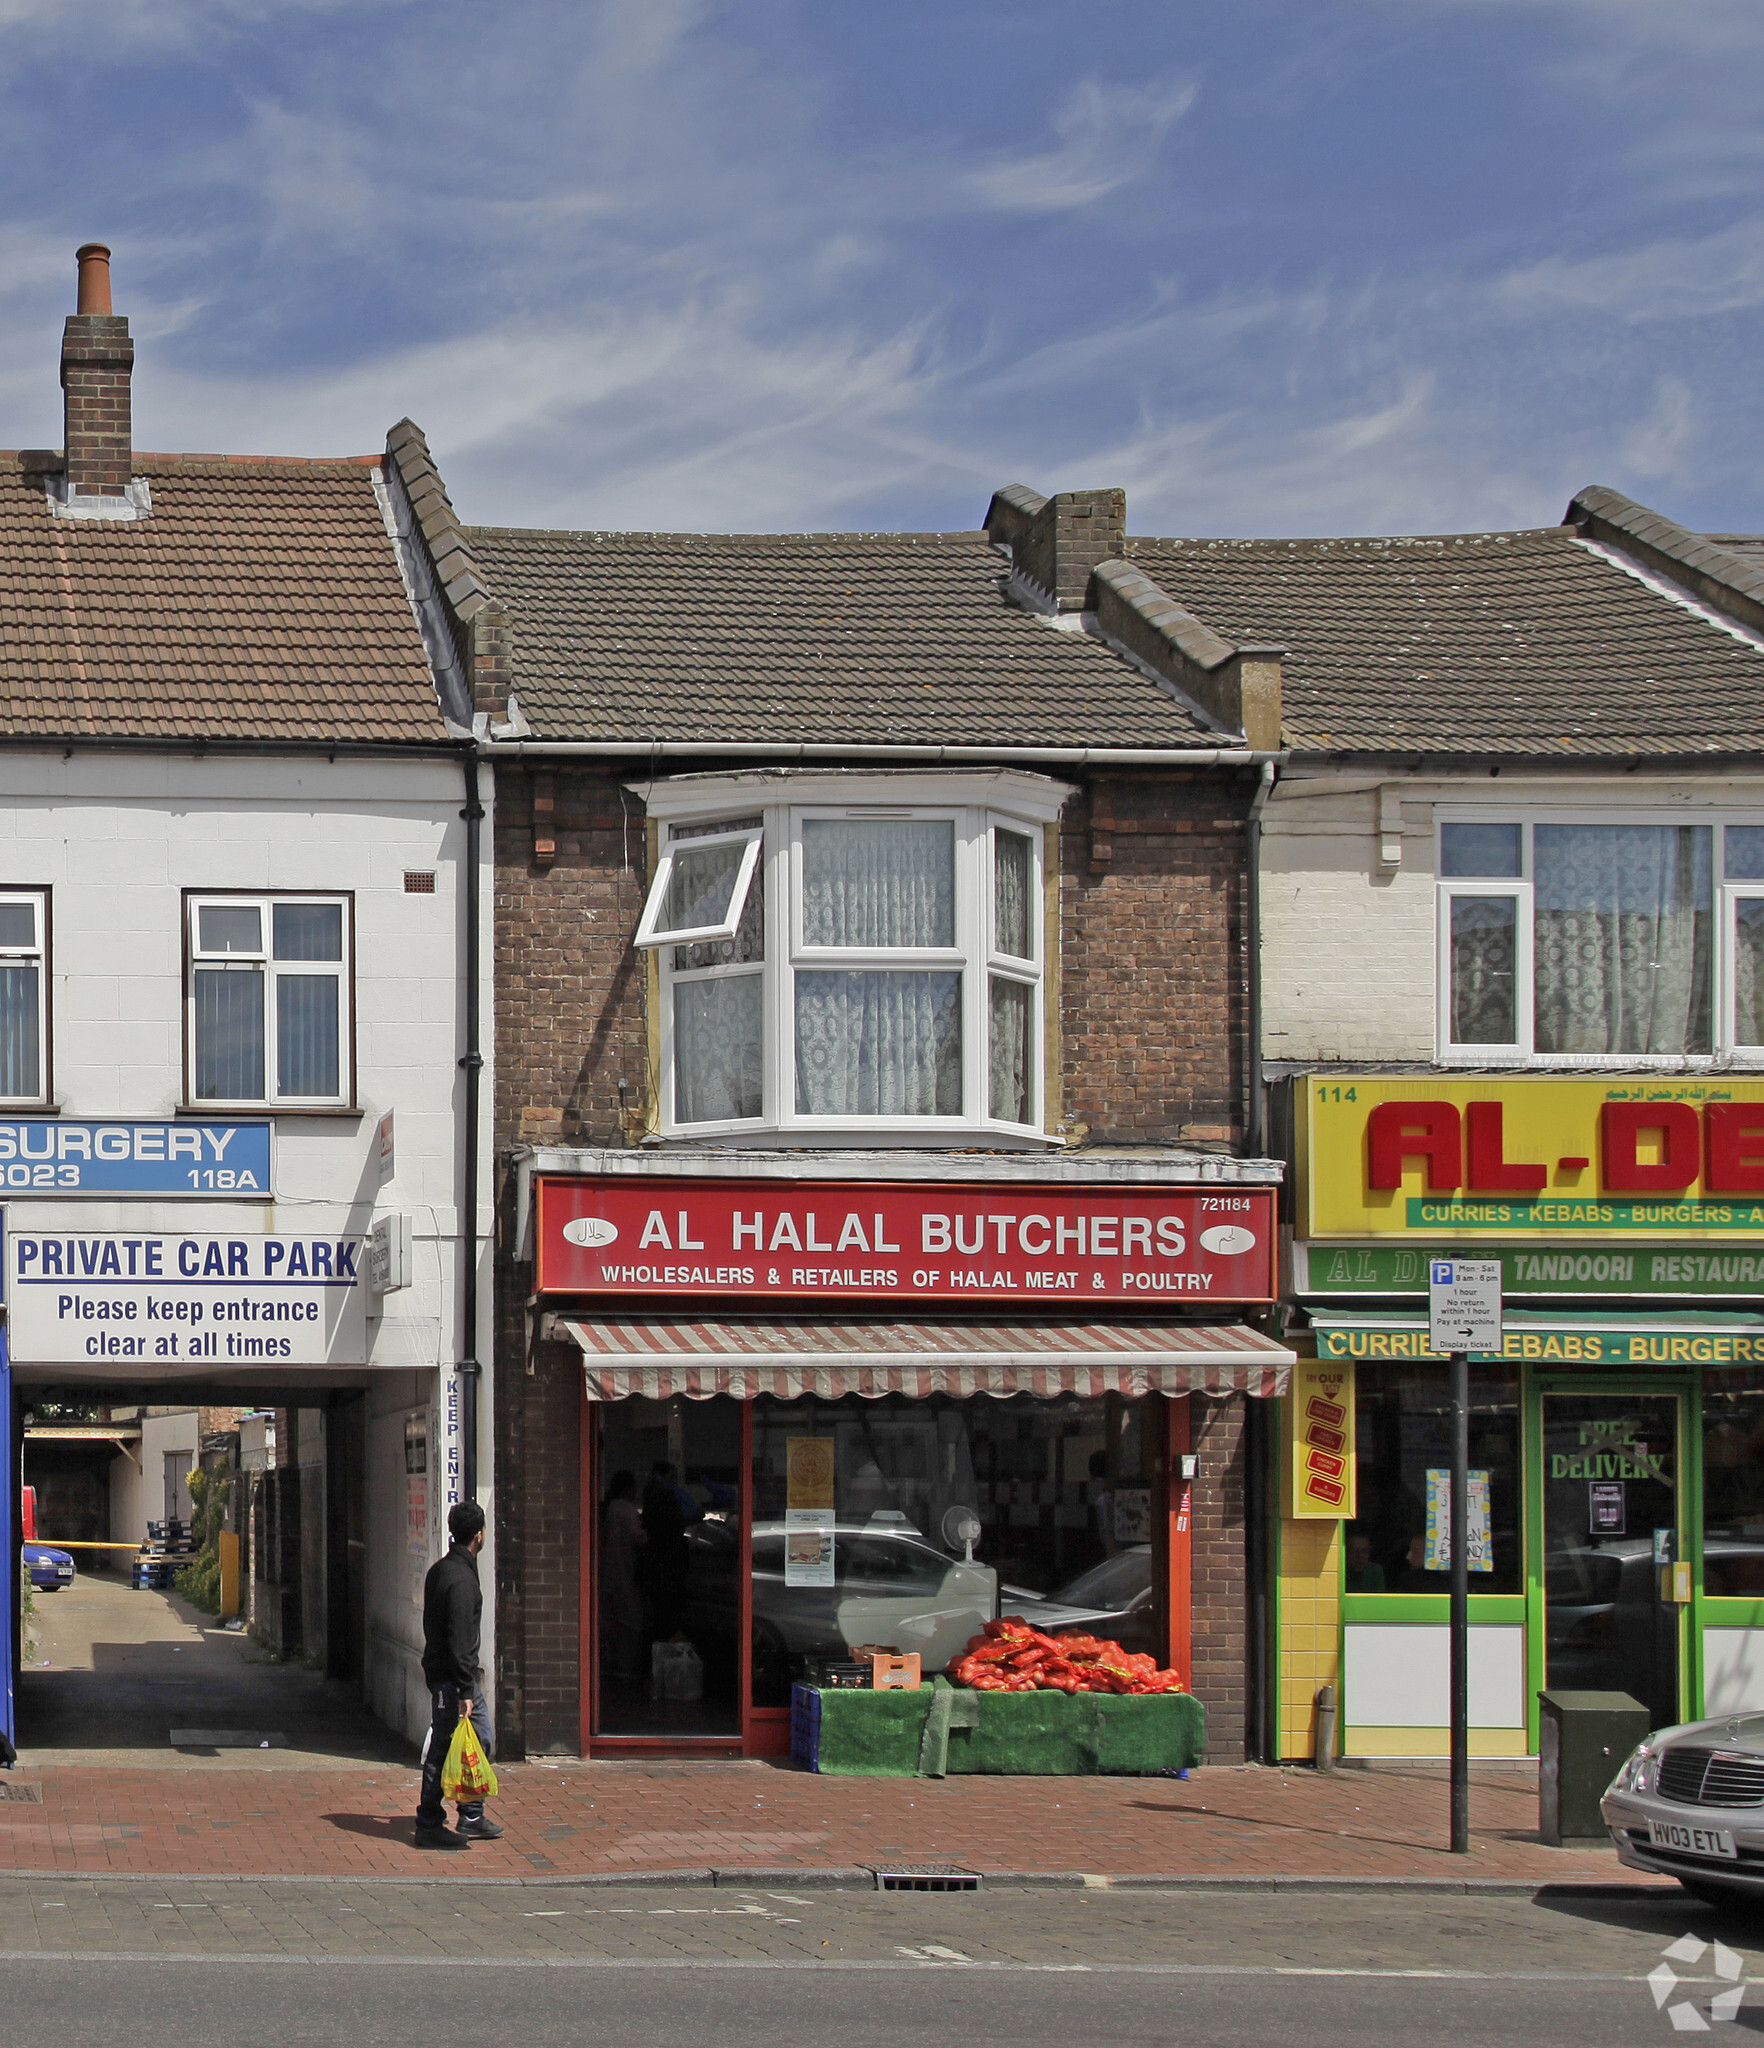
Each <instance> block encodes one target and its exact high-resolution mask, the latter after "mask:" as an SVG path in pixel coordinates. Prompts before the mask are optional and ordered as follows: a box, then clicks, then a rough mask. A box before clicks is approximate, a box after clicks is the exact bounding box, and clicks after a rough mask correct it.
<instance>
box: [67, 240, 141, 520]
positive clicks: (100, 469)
mask: <svg viewBox="0 0 1764 2048" xmlns="http://www.w3.org/2000/svg"><path fill="white" fill-rule="evenodd" d="M77 260H78V262H79V266H80V295H79V300H78V311H76V312H74V313H73V314H71V315H70V316H69V318H68V321H67V325H66V326H65V327H64V328H63V329H62V334H61V389H62V393H63V399H62V419H63V434H62V445H63V447H64V448H65V449H66V451H67V495H68V497H69V498H76V497H78V498H124V497H127V495H128V489H129V469H130V466H131V464H132V462H133V459H134V445H133V443H134V430H133V420H132V415H131V408H130V399H129V378H130V375H131V373H132V372H133V370H134V366H135V344H134V343H133V342H132V341H131V340H130V339H129V323H128V321H127V320H125V319H121V318H119V317H118V316H117V315H116V314H114V313H113V312H112V311H111V310H110V251H109V250H108V249H107V248H105V246H104V244H103V243H102V242H87V243H85V244H84V245H83V246H82V247H81V248H80V250H79V251H78V252H77Z"/></svg>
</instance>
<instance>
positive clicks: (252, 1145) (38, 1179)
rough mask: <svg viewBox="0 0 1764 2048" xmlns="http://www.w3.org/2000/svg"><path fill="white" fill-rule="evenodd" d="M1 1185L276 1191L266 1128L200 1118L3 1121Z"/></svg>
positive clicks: (88, 1191)
mask: <svg viewBox="0 0 1764 2048" xmlns="http://www.w3.org/2000/svg"><path fill="white" fill-rule="evenodd" d="M0 1188H4V1189H6V1190H7V1192H8V1193H12V1194H26V1193H28V1194H31V1195H180V1196H183V1197H184V1198H185V1199H186V1200H188V1199H190V1198H191V1197H213V1196H220V1197H223V1198H224V1199H226V1200H228V1201H234V1202H237V1201H247V1202H263V1201H268V1199H269V1198H270V1196H271V1194H272V1193H273V1192H274V1189H273V1187H272V1185H271V1180H270V1127H269V1125H268V1124H267V1123H225V1122H216V1123H207V1122H204V1121H203V1120H202V1119H201V1118H198V1117H179V1118H177V1119H176V1121H159V1120H155V1121H151V1122H145V1123H136V1122H131V1123H99V1122H96V1121H91V1120H86V1119H80V1118H74V1117H18V1118H9V1119H6V1120H4V1121H0Z"/></svg>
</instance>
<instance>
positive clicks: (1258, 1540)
mask: <svg viewBox="0 0 1764 2048" xmlns="http://www.w3.org/2000/svg"><path fill="white" fill-rule="evenodd" d="M1274 772H1275V771H1274V763H1273V762H1272V761H1264V762H1263V763H1262V775H1261V781H1260V782H1259V783H1258V785H1257V787H1256V793H1255V795H1254V797H1252V798H1251V800H1250V807H1249V816H1248V818H1247V820H1246V821H1245V829H1244V866H1245V876H1244V882H1245V889H1244V898H1245V900H1244V927H1245V930H1244V970H1245V972H1244V1011H1245V1028H1246V1031H1247V1034H1248V1038H1249V1046H1248V1058H1247V1059H1246V1061H1245V1071H1246V1077H1247V1083H1248V1096H1249V1099H1248V1101H1247V1102H1246V1103H1245V1105H1244V1120H1243V1140H1244V1151H1245V1152H1246V1153H1247V1155H1248V1156H1249V1157H1250V1158H1251V1159H1261V1158H1265V1157H1266V1156H1267V1151H1268V1110H1267V1089H1266V1087H1265V1086H1264V1084H1263V1080H1262V812H1263V810H1264V808H1265V807H1266V805H1267V802H1268V797H1269V794H1270V792H1271V791H1272V790H1273V787H1274ZM1272 1472H1273V1453H1272V1445H1271V1443H1270V1430H1269V1416H1268V1404H1267V1402H1266V1401H1263V1400H1256V1399H1251V1400H1250V1401H1249V1402H1248V1403H1247V1404H1246V1414H1245V1417H1244V1430H1243V1521H1244V1574H1245V1577H1246V1578H1247V1579H1248V1582H1249V1587H1248V1590H1249V1598H1248V1601H1247V1602H1246V1606H1247V1609H1248V1612H1247V1614H1246V1616H1245V1619H1246V1621H1247V1623H1248V1631H1247V1632H1248V1637H1249V1640H1248V1642H1247V1643H1246V1645H1245V1649H1246V1652H1247V1654H1246V1656H1245V1660H1244V1661H1245V1663H1246V1665H1247V1667H1248V1668H1247V1670H1246V1672H1245V1674H1244V1676H1245V1679H1246V1681H1247V1683H1246V1687H1245V1690H1246V1692H1247V1694H1248V1697H1249V1726H1248V1727H1247V1728H1246V1729H1245V1730H1244V1736H1245V1743H1244V1746H1245V1748H1246V1750H1247V1751H1248V1753H1249V1756H1250V1759H1251V1761H1253V1762H1255V1763H1263V1764H1268V1763H1274V1762H1276V1761H1277V1758H1276V1757H1275V1754H1274V1752H1275V1748H1276V1743H1275V1736H1274V1668H1275V1667H1274V1644H1273V1640H1272V1635H1271V1630H1272V1626H1273V1604H1272V1602H1271V1601H1270V1599H1269V1597H1268V1596H1269V1589H1270V1583H1271V1580H1272V1577H1273V1564H1272V1558H1271V1555H1270V1542H1269V1539H1270V1536H1271V1535H1272V1532H1273V1526H1274V1525H1273V1519H1272V1518H1273V1512H1274V1508H1273V1489H1272V1487H1271V1485H1270V1478H1271V1475H1272Z"/></svg>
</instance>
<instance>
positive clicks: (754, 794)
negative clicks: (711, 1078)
mask: <svg viewBox="0 0 1764 2048" xmlns="http://www.w3.org/2000/svg"><path fill="white" fill-rule="evenodd" d="M682 780H683V781H684V780H685V778H682ZM779 781H780V778H778V777H776V776H771V777H768V778H767V779H766V781H765V782H764V783H763V784H757V785H756V783H755V782H754V781H752V780H750V779H748V778H746V777H743V776H741V775H739V774H737V775H733V776H730V777H727V778H724V777H695V778H691V783H692V785H693V786H692V787H690V788H681V787H680V786H679V785H673V786H668V785H655V784H648V785H640V786H637V787H638V788H639V791H640V793H641V794H642V795H643V796H644V797H645V799H646V800H647V802H648V806H649V811H650V816H651V818H652V819H653V820H655V822H656V825H657V845H656V856H657V858H656V867H655V874H654V878H653V880H652V881H651V884H650V888H649V892H648V895H647V897H646V900H645V905H644V912H643V917H642V921H641V922H640V924H639V928H638V934H637V937H636V940H635V941H634V943H636V944H638V945H640V946H642V947H643V948H644V949H645V950H647V951H650V952H652V953H653V954H654V956H655V960H656V966H657V988H658V992H659V998H660V1000H659V1012H660V1014H659V1020H658V1022H659V1029H658V1033H657V1037H658V1041H659V1043H658V1051H659V1061H658V1065H659V1074H658V1089H657V1094H658V1133H657V1134H658V1135H659V1136H661V1137H663V1138H669V1139H726V1138H734V1139H740V1138H749V1139H752V1138H758V1137H763V1136H766V1135H768V1134H777V1135H779V1136H788V1137H790V1138H792V1139H793V1140H794V1141H797V1142H803V1141H806V1142H810V1143H817V1144H837V1143H841V1142H851V1143H856V1144H885V1145H887V1144H897V1145H909V1144H919V1145H932V1146H935V1145H939V1144H952V1143H954V1144H961V1143H968V1142H972V1141H974V1140H975V1139H986V1140H990V1141H993V1142H997V1141H998V1140H1001V1139H1003V1140H1007V1141H1010V1142H1016V1143H1025V1144H1037V1145H1054V1144H1058V1143H1059V1142H1060V1140H1059V1139H1058V1138H1057V1137H1054V1136H1051V1135H1050V1134H1049V1133H1048V1132H1047V1130H1046V1129H1045V1121H1046V1112H1045V1104H1046V1099H1047V1097H1046V1075H1045V1071H1044V1069H1045V1064H1046V1049H1045V1048H1046V1023H1045V1017H1046V1012H1045V999H1046V998H1045V990H1046V977H1047V965H1048V963H1047V960H1046V957H1045V954H1046V938H1045V931H1044V924H1045V912H1044V906H1045V901H1046V898H1045V872H1046V870H1045V859H1046V841H1045V836H1044V835H1045V834H1046V832H1047V830H1048V828H1049V827H1051V826H1054V825H1055V824H1056V823H1057V820H1058V817H1059V812H1060V808H1061V806H1062V804H1063V803H1064V801H1065V799H1066V797H1067V796H1068V795H1069V794H1070V791H1069V789H1068V788H1067V787H1066V786H1065V785H1063V784H1058V783H1052V782H1049V781H1048V780H1047V779H1045V778H1042V777H1039V776H1028V775H1020V774H1017V773H1014V772H991V773H988V772H985V771H982V772H979V773H976V774H972V775H964V774H959V773H949V774H941V775H940V774H936V773H925V774H912V775H895V776H880V777H877V778H876V779H875V780H874V781H873V782H867V781H866V779H865V778H863V777H861V776H856V775H845V774H840V775H822V774H816V773H812V772H809V773H802V774H800V775H798V776H794V777H787V778H784V787H783V788H782V789H780V787H779ZM707 785H712V786H709V787H707ZM716 785H722V787H721V788H718V787H716ZM756 813H757V814H758V815H759V816H760V817H761V820H762V823H761V827H760V829H759V831H758V832H757V833H756V832H753V831H752V828H751V827H736V826H735V825H734V824H733V821H734V820H736V819H751V818H752V817H753V816H755V814H756ZM719 815H722V816H726V817H728V818H729V819H730V820H731V821H732V822H731V830H730V831H729V833H728V834H727V835H723V834H717V833H715V832H714V831H707V830H706V827H709V826H714V824H715V821H716V819H717V817H718V816H719ZM879 817H888V818H919V819H948V820H949V821H950V822H951V824H952V827H953V832H954V854H955V898H954V910H955V921H954V943H953V944H951V945H949V946H911V947H866V948H862V949H860V948H855V947H827V946H820V945H815V946H811V945H809V944H807V943H806V941H805V939H804V935H803V934H804V927H803V896H802V889H803V826H804V825H805V824H806V823H808V822H810V821H811V820H814V819H818V818H836V819H845V818H854V819H869V818H879ZM686 826H690V827H691V828H692V832H693V836H692V837H691V838H689V839H682V840H674V839H673V838H672V837H671V836H670V835H671V832H672V831H673V830H674V829H675V828H677V827H686ZM995 829H1003V830H1005V831H1010V832H1015V833H1017V834H1019V835H1020V836H1021V837H1023V838H1024V839H1026V840H1027V841H1028V842H1029V848H1030V876H1029V904H1028V910H1029V915H1028V926H1029V947H1030V952H1031V956H1032V957H1031V958H1029V959H1028V960H1023V959H1019V958H1017V957H1016V956H1015V955H1013V954H1007V953H1003V952H1001V951H1000V949H999V947H998V944H997V931H996V918H995V900H996V899H995V893H994V892H995V879H994V873H993V849H994V840H993V837H992V835H993V832H994V830H995ZM725 836H726V837H727V838H729V839H734V838H738V837H742V836H751V837H753V838H754V839H755V840H756V842H757V841H760V840H762V839H763V851H757V852H756V860H757V865H756V866H755V867H754V869H753V874H752V882H751V886H752V887H753V888H755V889H757V890H759V891H760V892H761V901H762V903H763V905H764V911H763V918H764V927H763V928H764V933H765V941H764V947H763V955H764V957H763V959H762V960H761V961H760V962H758V963H753V962H745V961H732V962H726V963H720V964H716V965H712V966H708V967H696V968H680V967H677V966H676V965H675V960H674V951H673V949H674V947H675V946H676V945H685V944H693V943H700V942H703V941H705V940H710V941H715V940H718V939H724V940H726V939H729V938H731V937H733V936H734V933H735V931H736V929H737V927H738V925H739V921H740V915H741V911H740V906H739V903H738V902H736V901H732V903H731V909H730V921H728V922H727V923H726V924H725V925H724V926H722V927H719V928H718V930H717V931H715V932H714V933H712V932H706V933H703V934H697V933H695V934H693V935H692V936H691V937H690V938H687V937H682V936H678V935H675V934H672V933H666V932H664V929H663V927H662V926H661V925H660V922H659V920H660V915H661V910H662V906H663V905H664V904H665V902H666V890H667V877H666V874H665V873H664V864H666V863H667V862H668V860H669V856H670V855H671V854H672V853H673V852H675V851H676V850H677V849H678V848H681V847H685V846H693V845H700V846H701V845H703V844H705V843H706V841H707V840H715V839H718V838H723V837H725ZM739 895H740V891H739V890H738V891H737V896H739ZM840 969H849V970H852V971H864V970H871V971H874V970H881V971H884V972H886V971H890V970H893V971H905V972H915V971H929V972H952V973H958V974H960V975H961V977H962V1110H961V1113H960V1114H958V1115H943V1116H914V1117H883V1116H877V1117H864V1116H851V1115H839V1116H831V1115H811V1114H808V1113H805V1112H803V1111H800V1110H799V1109H798V1108H797V1077H796V1028H795V1019H796V999H795V977H796V974H797V973H798V972H799V971H806V972H815V971H828V970H832V971H838V970H840ZM755 973H757V974H758V976H759V978H760V982H761V988H762V1000H761V1013H762V1023H761V1031H762V1060H761V1075H762V1079H761V1095H762V1108H761V1114H760V1115H759V1116H757V1117H752V1118H747V1117H743V1118H725V1119H718V1120H715V1121H705V1122H695V1123H684V1122H682V1121H681V1120H680V1119H679V1117H678V1116H677V1115H676V1108H675V1045H674V992H675V989H676V987H677V986H679V985H680V984H681V983H684V982H687V981H693V980H709V979H712V978H718V977H724V976H734V975H742V974H755ZM995 975H997V976H1002V977H1003V978H1005V979H1009V980H1012V981H1015V982H1018V983H1020V984H1022V985H1024V986H1027V987H1028V988H1029V989H1030V991H1031V998H1030V1008H1029V1053H1030V1057H1029V1088H1028V1097H1029V1099H1028V1105H1027V1114H1026V1117H1025V1119H1024V1121H1022V1122H1016V1121H1012V1120H1008V1119H1006V1118H1002V1117H994V1116H993V1115H992V1114H991V1113H990V1075H989V1056H990V1015H991V1009H990V1005H991V982H992V979H993V977H994V976H995Z"/></svg>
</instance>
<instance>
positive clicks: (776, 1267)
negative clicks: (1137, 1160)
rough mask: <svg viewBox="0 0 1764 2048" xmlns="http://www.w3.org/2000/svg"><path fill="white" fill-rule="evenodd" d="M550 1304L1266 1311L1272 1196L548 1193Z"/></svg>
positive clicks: (1266, 1192)
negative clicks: (893, 1301) (862, 1298)
mask: <svg viewBox="0 0 1764 2048" xmlns="http://www.w3.org/2000/svg"><path fill="white" fill-rule="evenodd" d="M537 1227H538V1240H539V1242H538V1267H539V1272H538V1281H539V1286H540V1287H541V1288H542V1289H544V1290H546V1291H548V1292H552V1293H570V1294H607V1293H616V1294H620V1295H627V1296H629V1295H648V1296H654V1295H661V1296H669V1295H681V1296H684V1295H703V1294H744V1295H758V1296H774V1297H775V1296H788V1297H791V1298H793V1299H798V1300H800V1299H820V1300H825V1299H827V1298H828V1297H839V1296H847V1295H873V1296H890V1297H894V1298H897V1299H905V1300H915V1301H971V1302H975V1303H979V1302H982V1301H1017V1302H1036V1303H1043V1304H1054V1305H1057V1304H1059V1303H1062V1302H1075V1301H1110V1302H1137V1303H1139V1304H1141V1305H1145V1304H1147V1303H1157V1304H1158V1305H1160V1306H1163V1305H1167V1304H1173V1303H1176V1302H1184V1303H1196V1304H1199V1303H1205V1302H1215V1301H1220V1302H1245V1301H1267V1300H1270V1299H1271V1298H1272V1296H1273V1292H1274V1251H1275V1245H1274V1194H1273V1190H1272V1189H1270V1188H1225V1189H1221V1190H1218V1191H1212V1190H1202V1189H1197V1188H1181V1189H1175V1188H1161V1187H1144V1186H1136V1185H1126V1186H1102V1187H1085V1188H1070V1187H1047V1186H1024V1185H1022V1184H1020V1183H1006V1184H1003V1185H999V1186H992V1187H949V1186H938V1185H916V1186H912V1187H899V1186H875V1185H868V1184H864V1183H851V1182H845V1183H834V1182H821V1183H819V1184H817V1185H814V1186H803V1185H799V1184H792V1183H789V1182H784V1181H716V1182H710V1183H704V1182H694V1181H675V1182H672V1183H665V1182H656V1181H648V1182H643V1183H633V1182H632V1181H629V1180H624V1179H619V1180H591V1179H583V1180H563V1179H557V1180H551V1179H543V1180H541V1181H540V1182H539V1193H538V1217H537Z"/></svg>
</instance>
